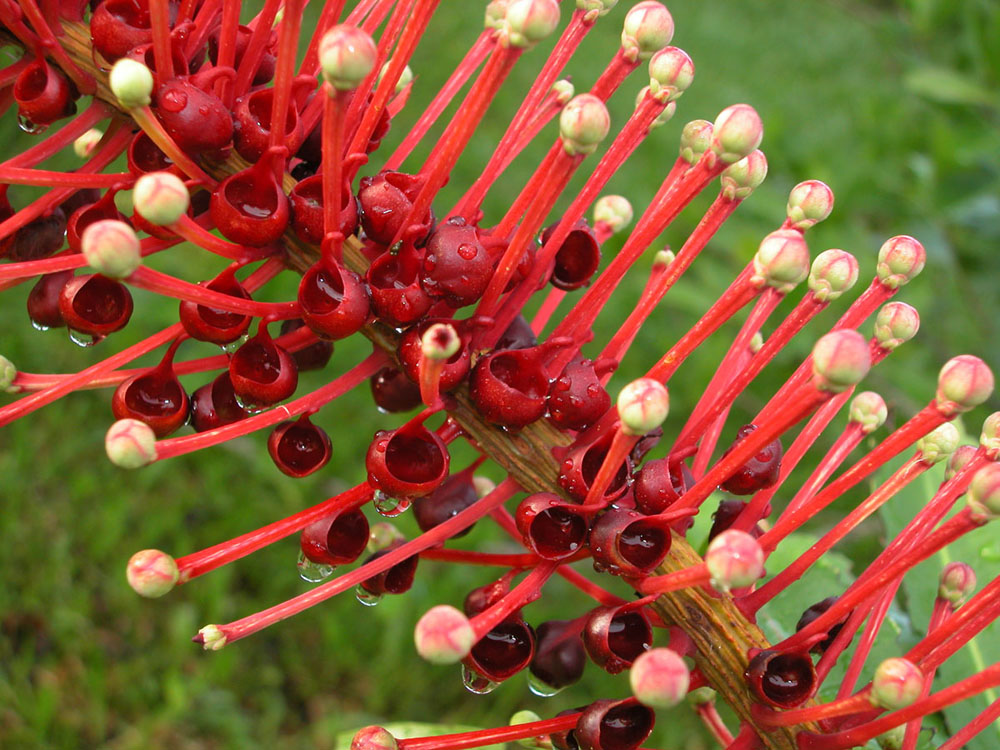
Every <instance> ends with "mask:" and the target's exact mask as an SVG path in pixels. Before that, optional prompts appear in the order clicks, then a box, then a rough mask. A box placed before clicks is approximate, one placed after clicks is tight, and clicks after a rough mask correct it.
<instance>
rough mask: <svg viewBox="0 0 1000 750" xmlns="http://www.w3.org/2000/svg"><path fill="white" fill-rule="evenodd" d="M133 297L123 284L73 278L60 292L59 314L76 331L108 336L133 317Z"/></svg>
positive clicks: (92, 277)
mask: <svg viewBox="0 0 1000 750" xmlns="http://www.w3.org/2000/svg"><path fill="white" fill-rule="evenodd" d="M132 309H133V302H132V295H131V294H129V291H128V289H126V288H125V286H124V285H123V284H120V283H119V282H117V281H114V280H112V279H109V278H107V277H106V276H101V275H99V274H94V275H90V276H74V277H73V278H71V279H70V280H69V281H67V282H66V283H65V284H64V285H63V287H62V289H61V290H60V291H59V314H60V315H61V316H62V319H63V321H65V323H66V325H67V326H69V328H71V329H72V330H74V331H79V332H80V333H85V334H89V335H91V336H107V335H108V334H109V333H113V332H114V331H118V330H121V329H122V328H124V327H125V325H126V324H127V323H128V321H129V318H131V317H132Z"/></svg>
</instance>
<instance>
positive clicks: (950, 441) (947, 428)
mask: <svg viewBox="0 0 1000 750" xmlns="http://www.w3.org/2000/svg"><path fill="white" fill-rule="evenodd" d="M961 440H962V438H961V436H960V435H959V434H958V428H957V427H955V425H953V424H952V423H951V422H945V423H944V424H942V425H938V426H937V427H935V428H934V429H933V430H931V431H930V432H928V433H927V434H926V435H924V436H923V437H922V438H920V440H918V441H917V450H918V451H920V460H921V461H923V462H924V463H928V464H936V463H940V462H941V461H944V460H945V459H946V458H949V457H950V456H951V454H952V453H954V452H955V451H956V450H958V444H959V443H960V442H961Z"/></svg>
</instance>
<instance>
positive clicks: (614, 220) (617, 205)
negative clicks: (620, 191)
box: [594, 195, 634, 234]
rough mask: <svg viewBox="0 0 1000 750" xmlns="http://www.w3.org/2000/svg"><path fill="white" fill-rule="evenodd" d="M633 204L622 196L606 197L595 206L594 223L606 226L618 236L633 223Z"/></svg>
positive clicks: (600, 199)
mask: <svg viewBox="0 0 1000 750" xmlns="http://www.w3.org/2000/svg"><path fill="white" fill-rule="evenodd" d="M633 215H634V214H633V212H632V204H631V203H629V202H628V199H627V198H624V197H623V196H621V195H605V196H602V197H601V198H598V199H597V203H595V204H594V223H595V224H597V223H598V222H600V223H602V224H606V225H607V227H608V229H610V230H611V231H612V232H613V233H615V234H617V233H618V232H620V231H622V230H623V229H624V228H625V227H627V226H628V225H629V224H631V223H632V217H633Z"/></svg>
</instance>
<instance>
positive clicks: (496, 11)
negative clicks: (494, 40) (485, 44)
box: [483, 0, 510, 31]
mask: <svg viewBox="0 0 1000 750" xmlns="http://www.w3.org/2000/svg"><path fill="white" fill-rule="evenodd" d="M508 5H510V0H490V3H489V4H488V5H487V6H486V17H485V18H484V19H483V26H484V27H485V28H487V29H496V30H497V31H499V30H501V29H503V20H504V18H505V17H506V16H507V6H508Z"/></svg>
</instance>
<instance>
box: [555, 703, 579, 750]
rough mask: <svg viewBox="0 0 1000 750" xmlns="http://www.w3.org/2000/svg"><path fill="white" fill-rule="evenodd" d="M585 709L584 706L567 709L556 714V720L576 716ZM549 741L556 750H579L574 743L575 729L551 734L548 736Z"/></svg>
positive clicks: (577, 745)
mask: <svg viewBox="0 0 1000 750" xmlns="http://www.w3.org/2000/svg"><path fill="white" fill-rule="evenodd" d="M585 708H586V706H578V707H577V708H567V709H565V710H563V711H560V712H559V713H557V714H556V718H561V717H563V716H567V715H569V714H578V713H580V712H581V711H583V710H584V709H585ZM549 739H550V740H552V746H553V747H554V748H556V750H580V745H579V744H578V743H577V741H576V728H573V729H565V730H563V731H561V732H553V733H552V734H550V735H549Z"/></svg>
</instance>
